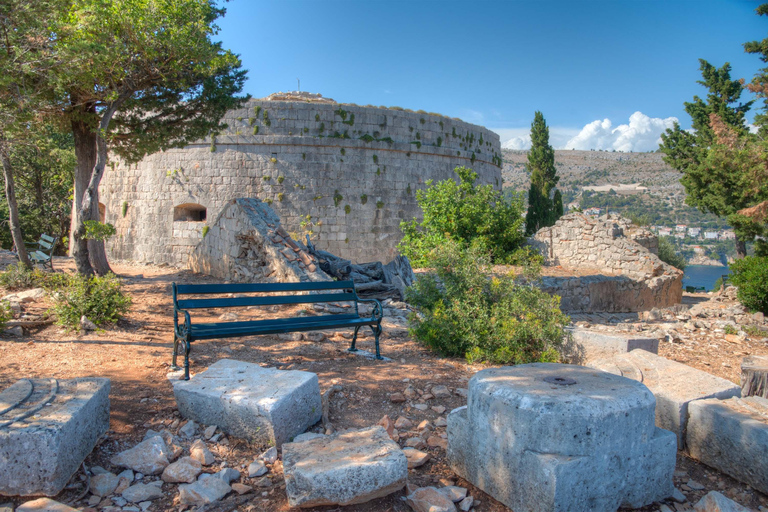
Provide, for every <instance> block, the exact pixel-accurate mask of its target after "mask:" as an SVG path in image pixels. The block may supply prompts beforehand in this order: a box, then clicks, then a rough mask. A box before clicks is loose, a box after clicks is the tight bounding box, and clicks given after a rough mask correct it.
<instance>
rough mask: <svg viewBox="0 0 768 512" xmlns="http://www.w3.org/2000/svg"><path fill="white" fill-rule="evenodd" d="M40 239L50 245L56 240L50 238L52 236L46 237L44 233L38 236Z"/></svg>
mask: <svg viewBox="0 0 768 512" xmlns="http://www.w3.org/2000/svg"><path fill="white" fill-rule="evenodd" d="M40 239H41V240H45V241H46V242H50V243H53V242H55V241H56V238H55V237H52V236H48V235H46V234H45V233H43V234H42V235H40Z"/></svg>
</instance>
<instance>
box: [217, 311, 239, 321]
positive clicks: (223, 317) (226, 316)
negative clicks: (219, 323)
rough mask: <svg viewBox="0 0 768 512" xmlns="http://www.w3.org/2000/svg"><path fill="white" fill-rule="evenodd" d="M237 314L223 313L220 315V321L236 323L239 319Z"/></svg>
mask: <svg viewBox="0 0 768 512" xmlns="http://www.w3.org/2000/svg"><path fill="white" fill-rule="evenodd" d="M238 318H239V317H238V316H237V313H233V312H231V311H227V312H226V313H222V314H221V315H219V320H224V321H225V322H234V321H236V320H237V319H238Z"/></svg>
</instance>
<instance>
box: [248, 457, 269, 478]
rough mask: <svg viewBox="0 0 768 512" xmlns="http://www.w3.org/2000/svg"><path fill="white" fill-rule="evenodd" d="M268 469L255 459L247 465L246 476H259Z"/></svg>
mask: <svg viewBox="0 0 768 512" xmlns="http://www.w3.org/2000/svg"><path fill="white" fill-rule="evenodd" d="M267 471H269V470H268V469H267V466H265V465H264V462H262V461H260V460H257V461H254V462H251V464H250V465H249V466H248V477H249V478H256V477H259V476H263V475H265V474H266V473H267Z"/></svg>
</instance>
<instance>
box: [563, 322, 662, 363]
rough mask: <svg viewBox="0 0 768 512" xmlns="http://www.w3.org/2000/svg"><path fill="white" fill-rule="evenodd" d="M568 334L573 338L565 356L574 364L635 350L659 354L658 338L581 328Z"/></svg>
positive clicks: (565, 348) (569, 330) (567, 346)
mask: <svg viewBox="0 0 768 512" xmlns="http://www.w3.org/2000/svg"><path fill="white" fill-rule="evenodd" d="M568 332H569V333H570V334H571V336H572V342H571V343H567V344H566V345H565V347H564V351H565V352H564V355H566V356H567V357H568V358H569V359H570V362H571V363H574V364H582V363H584V362H585V361H591V360H596V359H601V358H605V357H610V356H612V355H614V354H626V353H627V352H631V351H633V350H635V349H641V350H645V351H647V352H651V353H654V354H658V353H659V340H658V338H645V337H641V336H632V335H630V334H622V333H613V334H606V333H602V332H596V331H590V330H588V329H584V328H581V327H573V328H568Z"/></svg>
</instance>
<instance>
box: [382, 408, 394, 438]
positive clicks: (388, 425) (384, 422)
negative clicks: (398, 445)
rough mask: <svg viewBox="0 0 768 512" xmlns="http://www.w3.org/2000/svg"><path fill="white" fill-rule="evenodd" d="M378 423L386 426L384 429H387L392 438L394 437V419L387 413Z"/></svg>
mask: <svg viewBox="0 0 768 512" xmlns="http://www.w3.org/2000/svg"><path fill="white" fill-rule="evenodd" d="M378 425H381V426H382V427H384V430H386V431H387V435H388V436H389V437H390V438H391V437H392V434H394V433H395V424H394V423H392V420H391V419H390V418H389V416H388V415H386V414H385V415H384V416H383V417H382V418H381V419H380V420H379V422H378Z"/></svg>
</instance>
